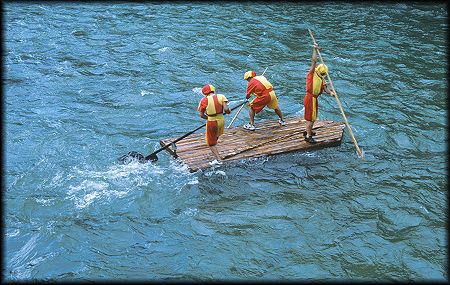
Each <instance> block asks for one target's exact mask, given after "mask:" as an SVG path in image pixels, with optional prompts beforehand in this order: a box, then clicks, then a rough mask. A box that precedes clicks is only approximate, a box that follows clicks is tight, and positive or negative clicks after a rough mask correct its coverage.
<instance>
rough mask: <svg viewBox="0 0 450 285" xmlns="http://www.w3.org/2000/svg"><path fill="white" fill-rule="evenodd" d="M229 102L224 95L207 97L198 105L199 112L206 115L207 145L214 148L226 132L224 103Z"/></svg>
mask: <svg viewBox="0 0 450 285" xmlns="http://www.w3.org/2000/svg"><path fill="white" fill-rule="evenodd" d="M224 102H228V99H227V97H225V96H224V95H222V94H214V95H209V96H205V97H204V98H203V99H202V100H201V101H200V103H199V104H198V109H197V110H198V111H199V112H202V113H206V115H207V116H208V121H207V122H206V134H205V140H206V144H207V145H209V146H213V145H216V144H217V140H218V139H219V136H221V135H222V134H223V132H224V125H225V122H224V119H223V103H224Z"/></svg>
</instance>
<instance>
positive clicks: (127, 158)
mask: <svg viewBox="0 0 450 285" xmlns="http://www.w3.org/2000/svg"><path fill="white" fill-rule="evenodd" d="M245 103H246V101H244V102H242V103H240V104H238V105H236V106H234V107H233V108H231V109H230V111H233V110H234V109H236V108H237V107H240V106H241V105H244V104H245ZM204 126H206V123H205V124H203V125H201V126H199V127H198V128H196V129H195V130H193V131H190V132H188V133H186V134H184V135H182V136H181V137H179V138H177V139H176V140H174V141H172V142H170V143H169V144H166V145H165V146H164V147H162V148H160V149H158V150H156V151H154V152H153V153H151V154H149V155H147V156H144V155H142V154H141V153H139V152H137V151H130V152H129V153H127V154H125V155H122V156H121V157H119V158H118V160H119V161H120V162H121V163H123V164H128V163H130V162H131V161H133V160H138V161H139V162H142V163H143V162H146V161H148V160H150V161H157V160H158V156H156V154H157V153H158V152H160V151H163V150H165V149H166V148H168V147H170V146H172V145H173V144H175V143H177V142H179V141H181V140H182V139H184V138H185V137H187V136H189V135H191V134H193V133H195V132H196V131H198V130H200V129H201V128H203V127H204Z"/></svg>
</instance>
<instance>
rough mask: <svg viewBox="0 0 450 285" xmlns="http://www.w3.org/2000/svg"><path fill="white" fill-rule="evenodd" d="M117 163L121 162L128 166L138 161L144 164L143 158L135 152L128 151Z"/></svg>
mask: <svg viewBox="0 0 450 285" xmlns="http://www.w3.org/2000/svg"><path fill="white" fill-rule="evenodd" d="M118 161H119V162H121V163H122V164H129V163H131V162H133V161H139V162H140V163H144V162H145V157H144V156H143V155H142V154H141V153H139V152H137V151H130V152H129V153H127V154H125V155H122V156H121V157H119V158H118Z"/></svg>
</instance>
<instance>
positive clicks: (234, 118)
mask: <svg viewBox="0 0 450 285" xmlns="http://www.w3.org/2000/svg"><path fill="white" fill-rule="evenodd" d="M267 68H269V67H266V69H264V72H263V73H262V74H261V75H264V73H266V70H267ZM245 101H246V102H247V101H248V99H245ZM244 106H245V104H244V105H242V106H241V108H239V110H238V111H237V113H236V115H234V117H233V120H231V122H230V124H229V125H228V127H227V129H229V128H230V127H231V125H232V124H233V123H234V121H235V120H236V118H237V116H238V115H239V113H240V112H241V110H242V108H244Z"/></svg>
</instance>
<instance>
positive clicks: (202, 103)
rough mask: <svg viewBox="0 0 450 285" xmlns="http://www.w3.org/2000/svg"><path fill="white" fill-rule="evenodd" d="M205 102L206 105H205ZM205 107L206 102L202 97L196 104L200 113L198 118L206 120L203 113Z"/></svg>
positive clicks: (206, 117)
mask: <svg viewBox="0 0 450 285" xmlns="http://www.w3.org/2000/svg"><path fill="white" fill-rule="evenodd" d="M205 104H206V105H205ZM206 107H207V102H205V98H203V99H202V100H201V101H200V103H199V104H198V108H197V111H198V113H199V114H200V118H202V119H205V120H207V119H208V116H207V115H206V114H205V112H206Z"/></svg>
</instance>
